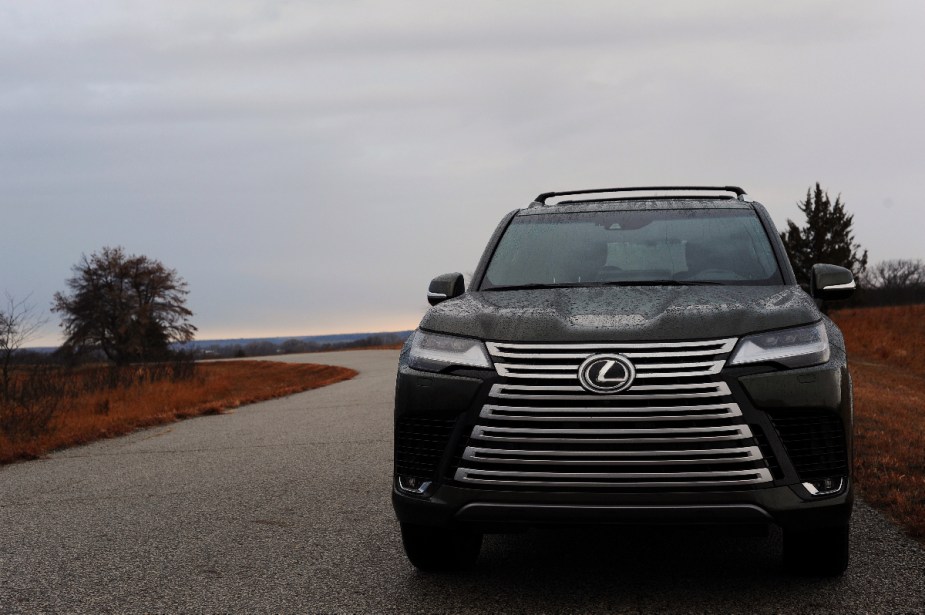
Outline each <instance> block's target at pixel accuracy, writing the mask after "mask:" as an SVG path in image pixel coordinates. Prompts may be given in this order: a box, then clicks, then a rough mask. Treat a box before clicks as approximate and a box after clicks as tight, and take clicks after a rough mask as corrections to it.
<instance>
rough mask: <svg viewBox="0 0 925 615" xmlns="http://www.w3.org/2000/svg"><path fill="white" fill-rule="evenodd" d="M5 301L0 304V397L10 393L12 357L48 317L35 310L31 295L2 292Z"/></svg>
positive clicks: (6, 396)
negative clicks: (19, 295)
mask: <svg viewBox="0 0 925 615" xmlns="http://www.w3.org/2000/svg"><path fill="white" fill-rule="evenodd" d="M4 297H5V301H4V302H3V305H0V399H8V398H9V395H10V377H11V376H10V371H11V367H12V365H13V357H14V355H15V354H16V352H17V351H19V350H20V349H21V348H22V347H23V346H25V345H26V343H28V342H29V340H31V339H32V338H33V337H34V336H35V334H36V333H38V331H39V329H41V328H42V327H43V326H44V325H45V323H47V322H48V318H47V317H44V316H42V315H40V314H39V313H38V312H36V309H35V305H34V304H32V303H30V302H29V298H30V297H31V295H27V296H26V298H25V299H22V300H17V299H15V298H14V297H13V296H12V295H11V294H9V293H7V292H4Z"/></svg>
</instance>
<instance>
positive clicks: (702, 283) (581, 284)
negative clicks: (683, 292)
mask: <svg viewBox="0 0 925 615" xmlns="http://www.w3.org/2000/svg"><path fill="white" fill-rule="evenodd" d="M722 285H723V283H722V282H710V281H706V280H614V281H612V282H563V283H559V284H511V285H508V286H492V287H491V288H486V289H484V290H536V289H538V288H599V287H603V286H722Z"/></svg>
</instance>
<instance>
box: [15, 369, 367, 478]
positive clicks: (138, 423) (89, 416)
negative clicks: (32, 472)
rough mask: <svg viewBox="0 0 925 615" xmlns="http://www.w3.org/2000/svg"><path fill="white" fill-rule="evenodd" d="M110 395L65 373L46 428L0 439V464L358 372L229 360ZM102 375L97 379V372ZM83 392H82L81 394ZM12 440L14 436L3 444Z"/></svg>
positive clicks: (141, 381) (140, 381)
mask: <svg viewBox="0 0 925 615" xmlns="http://www.w3.org/2000/svg"><path fill="white" fill-rule="evenodd" d="M137 369H138V370H139V371H138V374H139V376H140V377H138V378H135V382H131V384H128V385H125V386H117V387H115V388H109V387H106V388H99V387H97V388H96V390H95V388H94V387H87V386H84V385H85V381H86V380H87V379H88V374H87V372H86V370H85V371H83V372H76V373H71V374H68V375H67V376H66V377H67V378H68V379H70V380H71V381H73V382H69V383H67V384H69V385H73V384H75V383H77V382H78V381H79V384H80V386H72V387H71V388H70V389H69V390H72V391H79V392H77V393H71V394H69V395H68V396H67V399H65V400H63V402H62V404H61V407H60V408H59V409H58V411H57V412H56V413H55V414H54V416H53V418H52V419H51V422H50V423H49V424H48V426H47V428H46V429H43V430H42V432H41V433H38V434H35V435H25V436H24V435H22V434H19V435H16V434H4V433H3V432H0V463H8V462H11V461H15V460H17V459H34V458H37V457H40V456H42V455H44V454H46V453H48V452H49V451H52V450H55V449H59V448H63V447H67V446H73V445H76V444H84V443H86V442H91V441H93V440H98V439H100V438H109V437H113V436H118V435H122V434H125V433H128V432H131V431H134V430H135V429H138V428H141V427H148V426H151V425H158V424H161V423H170V422H173V421H176V420H178V419H182V418H186V417H191V416H197V415H201V414H218V413H222V412H224V411H226V410H228V409H230V408H236V407H238V406H240V405H243V404H249V403H253V402H257V401H262V400H266V399H272V398H275V397H282V396H285V395H291V394H293V393H298V392H300V391H307V390H309V389H315V388H318V387H322V386H325V385H328V384H333V383H335V382H340V381H342V380H348V379H350V378H353V377H354V376H355V375H356V373H357V372H355V371H354V370H351V369H347V368H343V367H332V366H328V365H314V364H295V363H274V362H269V361H229V362H222V363H201V364H198V365H196V366H195V372H194V373H193V374H192V375H191V377H188V378H185V379H181V380H173V379H169V378H165V379H160V380H157V379H154V378H146V377H145V375H144V371H143V370H145V369H146V368H137ZM100 373H102V372H100ZM81 386H82V387H83V388H82V389H81ZM8 435H11V436H13V437H8Z"/></svg>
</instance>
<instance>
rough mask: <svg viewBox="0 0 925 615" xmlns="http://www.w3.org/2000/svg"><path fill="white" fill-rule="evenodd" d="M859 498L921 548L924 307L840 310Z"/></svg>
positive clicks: (924, 537) (924, 518)
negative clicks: (849, 379) (852, 411)
mask: <svg viewBox="0 0 925 615" xmlns="http://www.w3.org/2000/svg"><path fill="white" fill-rule="evenodd" d="M832 317H833V319H834V320H835V322H836V323H838V326H839V327H840V328H841V330H842V332H844V334H845V343H846V345H847V348H848V357H849V363H850V366H851V374H852V377H853V380H854V395H855V403H854V407H855V434H856V435H855V476H856V480H857V484H858V487H859V489H860V492H861V494H862V495H863V497H864V499H865V500H866V501H867V502H868V503H869V504H871V505H873V506H875V507H876V508H878V509H879V510H881V511H882V512H883V513H884V514H886V516H887V517H889V518H890V519H892V520H893V521H894V522H896V523H898V524H899V525H901V526H902V527H903V528H905V530H906V531H907V532H908V533H909V535H911V536H912V537H914V538H917V539H918V540H920V541H922V542H925V393H923V391H925V306H923V305H915V306H903V307H881V308H865V309H852V310H842V311H838V312H835V313H834V314H833V315H832Z"/></svg>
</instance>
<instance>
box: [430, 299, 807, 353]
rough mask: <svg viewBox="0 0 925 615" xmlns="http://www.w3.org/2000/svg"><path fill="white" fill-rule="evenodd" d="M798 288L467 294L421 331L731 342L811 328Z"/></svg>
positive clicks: (529, 338) (508, 337)
mask: <svg viewBox="0 0 925 615" xmlns="http://www.w3.org/2000/svg"><path fill="white" fill-rule="evenodd" d="M819 318H821V314H820V312H819V310H818V309H817V308H816V305H815V302H814V301H813V300H812V299H811V298H810V297H809V295H807V294H806V293H805V292H804V291H803V290H802V289H800V288H799V287H798V286H620V287H614V286H611V287H597V288H550V289H538V290H507V291H484V292H468V293H466V294H464V295H462V296H461V297H458V298H456V299H451V300H449V301H445V302H443V303H441V304H439V305H437V306H435V307H433V308H431V309H430V310H429V311H428V312H427V314H425V315H424V319H423V320H422V321H421V328H422V329H426V330H428V331H435V332H441V333H452V334H456V335H463V336H467V337H477V338H479V339H483V340H494V341H507V342H513V341H520V342H542V341H550V342H580V341H589V342H603V341H630V340H639V341H643V340H652V341H657V340H658V341H660V340H687V339H709V338H720V337H738V336H742V335H745V334H747V333H754V332H756V331H765V330H768V329H779V328H783V327H792V326H797V325H802V324H807V323H811V322H815V321H817V320H819Z"/></svg>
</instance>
